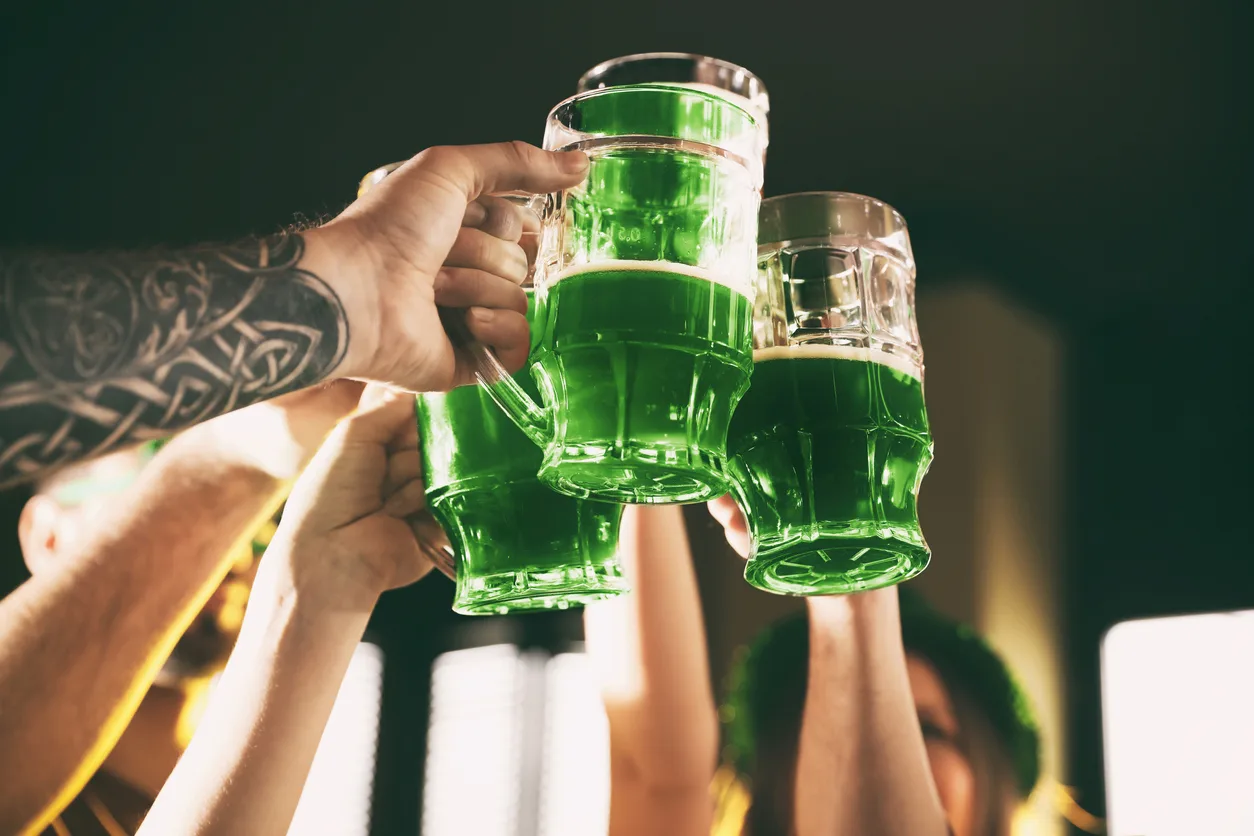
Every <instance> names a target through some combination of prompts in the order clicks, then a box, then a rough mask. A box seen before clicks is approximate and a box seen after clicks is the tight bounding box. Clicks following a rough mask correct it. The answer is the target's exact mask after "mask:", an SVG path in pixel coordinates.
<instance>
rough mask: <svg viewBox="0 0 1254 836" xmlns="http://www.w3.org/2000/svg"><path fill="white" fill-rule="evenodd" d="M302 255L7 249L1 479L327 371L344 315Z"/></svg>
mask: <svg viewBox="0 0 1254 836" xmlns="http://www.w3.org/2000/svg"><path fill="white" fill-rule="evenodd" d="M303 252H304V241H303V239H302V238H301V237H300V235H296V234H289V235H281V236H275V237H272V238H266V239H254V240H249V241H245V242H242V243H239V244H235V245H231V246H226V247H212V248H210V247H205V248H197V249H190V250H179V251H173V252H155V253H152V252H150V253H130V254H119V255H99V256H16V257H9V256H5V255H3V254H0V280H2V281H3V293H4V295H3V298H2V299H0V488H3V487H4V486H6V485H9V484H13V483H15V482H18V481H21V480H23V479H28V478H35V477H37V476H39V475H40V474H42V473H46V472H49V471H50V470H52V469H54V468H56V467H58V466H60V465H62V464H66V463H68V462H71V461H74V460H76V459H81V458H85V457H88V456H92V455H96V454H98V453H103V452H105V451H107V450H109V449H111V448H113V447H116V446H119V445H123V444H126V443H128V442H133V441H141V440H145V439H150V438H156V437H164V436H167V435H170V434H171V433H172V432H174V431H176V430H180V429H183V428H185V427H189V426H191V425H193V424H196V423H198V422H200V421H204V420H207V419H209V418H213V417H214V416H217V415H221V414H223V413H225V412H229V411H231V410H233V409H237V408H239V407H243V406H247V405H248V404H251V403H255V402H257V401H261V400H265V399H267V398H272V397H274V396H276V395H281V394H283V393H284V392H289V391H292V390H295V389H300V388H302V387H305V386H309V385H311V384H314V383H317V382H318V381H320V380H322V379H324V378H325V377H327V375H328V374H329V373H330V372H331V371H332V370H333V369H334V368H335V367H336V365H337V364H338V363H339V362H340V360H341V358H342V357H343V355H344V351H345V348H346V347H347V345H348V320H347V318H346V317H345V313H344V307H343V305H342V304H341V302H340V299H339V298H338V297H337V296H336V295H335V293H334V292H333V291H332V290H331V288H330V287H328V286H327V284H325V283H324V282H323V281H322V280H321V279H319V278H318V277H317V276H315V275H313V274H312V273H309V272H307V271H304V270H301V269H300V268H298V267H297V266H296V265H297V264H298V263H299V261H300V258H301V255H302V254H303Z"/></svg>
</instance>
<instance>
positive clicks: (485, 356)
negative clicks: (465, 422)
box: [357, 162, 553, 565]
mask: <svg viewBox="0 0 1254 836" xmlns="http://www.w3.org/2000/svg"><path fill="white" fill-rule="evenodd" d="M402 165H404V163H403V162H398V163H389V164H388V165H385V166H380V167H379V168H376V169H375V170H374V171H371V172H370V173H369V174H367V175H366V176H365V177H363V178H361V182H360V183H358V185H357V196H358V197H361V196H362V195H364V194H365V193H366V192H368V191H370V190H371V189H372V188H374V187H375V186H377V185H379V183H381V182H382V181H383V179H384V178H385V177H387V176H388V175H389V174H391V173H392V172H393V171H396V169H398V168H400V167H401V166H402ZM495 196H496V197H503V198H506V199H508V200H510V201H512V202H514V203H516V204H517V205H521V206H523V207H524V208H526V209H528V210H530V211H531V212H533V213H535V215H536V216H537V217H538V218H540V220H541V222H542V223H543V221H544V218H545V215H546V214H547V207H548V206H549V200H548V198H547V197H546V196H545V195H532V194H526V193H524V192H509V193H504V194H499V195H495ZM523 234H524V235H534V234H536V233H527V232H524V233H523ZM534 270H535V268H534V266H533V267H532V271H533V272H534ZM531 278H532V277H531V275H528V276H527V279H526V282H530V281H531ZM444 330H445V331H446V332H447V333H448V336H449V341H450V342H451V343H452V344H453V346H454V348H458V349H460V350H462V351H465V352H466V353H467V354H469V355H470V357H471V361H472V362H473V364H474V367H475V380H476V381H477V382H478V384H479V385H480V386H482V387H483V389H484V391H485V392H487V393H488V396H489V397H491V398H492V400H493V401H494V402H495V403H496V405H497V406H498V407H500V409H501V411H502V412H504V413H505V414H506V415H508V416H509V418H510V420H512V421H513V422H514V423H515V424H517V425H518V428H519V429H520V430H522V431H523V433H524V434H525V435H526V436H527V438H529V439H531V441H532V443H534V444H535V445H536V446H537V447H546V446H548V443H549V439H550V438H551V437H552V435H553V429H552V426H553V425H552V421H551V415H550V414H549V413H548V412H547V411H545V410H544V409H543V408H542V407H540V406H539V405H538V404H537V403H536V402H535V401H533V400H532V399H531V397H530V396H529V395H528V394H527V393H526V391H524V390H523V388H522V387H521V386H519V385H518V382H517V381H515V380H514V378H513V376H512V375H511V374H510V373H509V371H507V370H506V368H505V367H504V366H502V365H501V361H500V360H498V359H497V357H496V355H495V354H493V353H492V351H491V349H489V348H488V347H487V346H486V345H484V344H483V343H481V342H479V341H478V340H476V339H475V338H474V337H473V336H471V334H470V329H469V328H467V327H466V321H465V320H464V319H463V318H462V317H460V316H450V317H446V318H444ZM437 565H438V564H437Z"/></svg>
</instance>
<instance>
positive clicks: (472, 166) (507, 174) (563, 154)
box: [458, 141, 588, 200]
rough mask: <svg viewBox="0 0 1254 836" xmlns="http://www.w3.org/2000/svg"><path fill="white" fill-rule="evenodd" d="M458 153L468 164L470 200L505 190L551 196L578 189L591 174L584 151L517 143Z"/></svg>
mask: <svg viewBox="0 0 1254 836" xmlns="http://www.w3.org/2000/svg"><path fill="white" fill-rule="evenodd" d="M458 150H459V151H460V152H461V153H462V154H463V155H464V157H465V159H466V161H467V162H468V163H469V167H468V170H469V172H470V175H471V182H470V183H468V184H467V186H468V189H467V192H468V193H467V195H466V198H467V200H473V199H474V198H476V197H478V196H479V195H483V194H491V193H494V192H505V191H523V192H527V193H529V194H548V193H549V192H555V191H559V190H561V189H569V188H571V187H573V186H577V185H579V184H580V183H582V182H583V179H584V177H586V176H587V174H588V157H587V155H586V154H584V153H583V152H582V151H560V152H559V151H543V150H541V149H539V148H537V147H535V146H534V145H528V144H527V143H525V142H518V141H515V142H498V143H494V144H492V145H467V146H463V147H461V148H459V149H458Z"/></svg>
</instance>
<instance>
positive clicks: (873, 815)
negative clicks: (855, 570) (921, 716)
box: [795, 589, 948, 836]
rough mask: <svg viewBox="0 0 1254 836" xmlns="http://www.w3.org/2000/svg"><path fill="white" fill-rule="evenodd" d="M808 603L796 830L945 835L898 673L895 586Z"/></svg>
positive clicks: (813, 834) (828, 834) (820, 834)
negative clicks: (807, 659) (806, 677)
mask: <svg viewBox="0 0 1254 836" xmlns="http://www.w3.org/2000/svg"><path fill="white" fill-rule="evenodd" d="M807 603H808V605H809V610H810V675H809V682H808V686H807V690H806V703H805V714H804V717H803V720H802V727H801V742H800V750H799V754H798V757H797V779H796V803H797V806H796V819H795V821H796V830H797V836H836V835H837V834H851V836H852V834H857V836H898V835H899V834H903V833H909V834H911V836H945V835H946V834H947V833H948V829H947V826H946V824H945V815H944V812H943V810H942V809H941V805H940V799H939V797H938V796H937V793H936V788H935V785H934V784H933V782H932V775H931V771H930V768H929V766H928V760H927V750H926V749H925V747H924V743H923V733H922V731H921V730H920V729H919V722H918V717H917V716H916V713H915V708H914V702H913V699H912V698H911V693H910V681H909V679H908V677H907V674H906V656H905V650H904V648H903V646H902V642H901V620H900V616H899V614H898V609H897V592H896V590H895V589H884V590H877V591H875V592H867V593H862V594H859V595H851V596H845V597H822V598H810V599H808V601H807Z"/></svg>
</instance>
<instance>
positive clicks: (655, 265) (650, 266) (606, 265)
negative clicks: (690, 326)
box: [544, 258, 754, 300]
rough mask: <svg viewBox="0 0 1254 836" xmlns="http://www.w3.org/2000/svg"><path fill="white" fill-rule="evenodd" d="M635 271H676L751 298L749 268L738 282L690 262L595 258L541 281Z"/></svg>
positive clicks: (558, 280)
mask: <svg viewBox="0 0 1254 836" xmlns="http://www.w3.org/2000/svg"><path fill="white" fill-rule="evenodd" d="M620 271H621V272H627V271H631V272H634V273H677V274H679V275H681V276H687V277H688V278H691V279H697V280H699V281H706V282H712V283H714V284H721V285H722V286H723V287H725V288H727V289H729V290H733V291H735V292H736V293H739V294H740V295H741V296H743V297H745V298H746V299H750V300H751V299H752V298H753V296H752V295H751V289H752V288H753V280H754V273H753V271H752V270H750V271H748V273H747V275H745V276H744V278H743V279H742V280H741V281H740V282H736V281H735V280H734V279H733V278H731V277H728V276H724V275H722V274H720V273H716V272H715V271H713V270H707V269H706V268H704V267H693V266H692V265H691V264H676V263H675V262H673V261H629V260H626V259H618V258H615V259H606V260H605V261H597V262H595V263H592V264H577V265H575V266H574V267H567V268H566V269H565V270H563V271H562V272H560V273H558V274H557V275H556V276H546V277H545V279H544V283H545V284H547V285H554V284H557V283H558V282H560V281H565V280H566V279H569V278H570V277H571V276H581V275H583V274H584V273H614V272H620Z"/></svg>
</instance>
